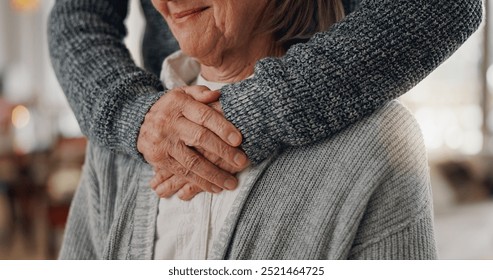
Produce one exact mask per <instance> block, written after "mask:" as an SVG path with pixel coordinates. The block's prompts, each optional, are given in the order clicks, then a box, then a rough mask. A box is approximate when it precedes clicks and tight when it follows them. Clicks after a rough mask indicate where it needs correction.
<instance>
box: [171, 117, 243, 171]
mask: <svg viewBox="0 0 493 280" xmlns="http://www.w3.org/2000/svg"><path fill="white" fill-rule="evenodd" d="M178 124H179V125H180V127H186V128H187V129H182V130H181V135H180V136H181V139H183V142H184V143H185V144H186V145H187V146H193V147H197V148H202V149H204V150H206V151H208V152H210V153H213V154H215V155H217V156H218V157H219V158H222V159H223V160H225V161H226V162H227V163H229V164H231V165H233V166H236V167H238V168H241V169H243V168H245V167H246V165H247V164H248V158H247V156H246V155H245V153H243V151H241V150H240V149H238V148H233V147H231V146H230V145H228V144H226V143H225V142H224V141H223V140H221V139H220V138H219V137H217V135H216V134H214V133H212V132H211V131H210V130H208V129H206V128H204V127H202V126H200V125H197V124H195V123H193V122H191V121H189V120H187V119H185V118H182V119H180V120H179V121H178Z"/></svg>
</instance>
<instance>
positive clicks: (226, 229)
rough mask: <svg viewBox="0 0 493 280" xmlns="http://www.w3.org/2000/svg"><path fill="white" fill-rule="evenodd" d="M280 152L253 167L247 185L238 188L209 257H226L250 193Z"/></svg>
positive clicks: (218, 258)
mask: <svg viewBox="0 0 493 280" xmlns="http://www.w3.org/2000/svg"><path fill="white" fill-rule="evenodd" d="M277 155H278V152H276V153H275V154H274V155H273V156H271V157H270V158H268V159H266V160H264V161H263V162H262V163H260V164H259V165H257V166H255V167H252V169H251V170H250V172H249V173H248V175H247V178H246V180H245V185H244V187H243V188H242V189H240V190H238V191H239V192H240V193H239V194H238V196H237V197H236V199H235V201H234V202H233V205H232V206H231V209H230V210H229V214H228V216H227V217H226V220H225V221H224V224H223V226H222V228H221V230H220V232H219V234H218V237H217V239H216V240H215V241H214V244H213V248H212V254H211V256H209V259H212V260H222V259H224V258H225V257H226V253H227V251H228V247H229V244H230V243H231V238H232V237H233V233H234V229H235V228H236V224H237V223H238V220H239V217H240V214H241V210H242V209H243V206H244V205H245V202H246V199H247V198H248V195H249V194H250V191H251V190H252V188H253V186H254V185H255V183H256V182H257V180H258V179H259V178H260V177H261V175H262V173H263V172H264V171H265V170H266V169H267V167H269V166H270V163H271V162H272V161H273V160H274V159H275V158H276V157H277Z"/></svg>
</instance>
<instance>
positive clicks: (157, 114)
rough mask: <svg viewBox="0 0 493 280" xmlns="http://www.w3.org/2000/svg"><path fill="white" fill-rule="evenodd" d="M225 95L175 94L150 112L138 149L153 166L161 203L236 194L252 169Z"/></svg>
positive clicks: (199, 90)
mask: <svg viewBox="0 0 493 280" xmlns="http://www.w3.org/2000/svg"><path fill="white" fill-rule="evenodd" d="M219 96H220V93H219V92H218V91H211V90H209V89H208V88H207V87H204V86H187V87H182V88H176V89H173V90H170V91H169V92H168V93H166V94H164V95H163V96H162V97H161V98H160V99H159V100H158V101H157V102H156V103H155V104H154V105H153V106H152V107H151V109H150V110H149V112H148V113H147V115H146V117H145V120H144V122H143V124H142V126H141V129H140V133H139V137H138V140H137V149H138V150H139V152H140V153H141V154H142V155H143V156H144V158H145V160H146V161H147V162H148V163H149V164H150V165H152V167H153V168H154V171H155V176H154V178H153V179H152V180H151V182H150V185H151V187H152V188H153V189H154V190H155V192H156V193H157V195H158V196H160V197H165V198H168V197H171V196H173V195H174V194H177V195H178V197H179V198H180V199H182V200H190V199H192V198H193V197H194V196H195V195H196V194H198V193H200V192H202V191H206V192H212V193H219V192H221V191H223V190H224V189H226V190H233V189H235V188H236V187H237V185H238V181H237V179H236V177H235V174H236V173H237V172H240V171H242V170H243V169H245V168H246V167H247V166H248V165H249V161H248V158H247V156H246V155H245V153H244V152H243V151H242V150H241V149H240V148H239V145H240V144H241V142H242V136H241V133H240V132H239V131H238V129H236V127H235V126H234V125H233V124H231V123H230V122H229V121H228V120H226V119H225V118H224V116H223V113H222V109H221V105H220V103H219V102H218V100H219Z"/></svg>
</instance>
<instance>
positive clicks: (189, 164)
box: [185, 154, 201, 170]
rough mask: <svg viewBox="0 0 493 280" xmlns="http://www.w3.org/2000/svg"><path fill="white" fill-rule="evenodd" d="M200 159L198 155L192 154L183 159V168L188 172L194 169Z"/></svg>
mask: <svg viewBox="0 0 493 280" xmlns="http://www.w3.org/2000/svg"><path fill="white" fill-rule="evenodd" d="M200 161H201V158H200V156H199V155H196V154H192V155H189V156H187V157H186V158H185V167H186V168H187V169H188V170H192V169H196V168H197V166H198V165H199V164H200Z"/></svg>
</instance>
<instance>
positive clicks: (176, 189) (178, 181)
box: [151, 148, 242, 200]
mask: <svg viewBox="0 0 493 280" xmlns="http://www.w3.org/2000/svg"><path fill="white" fill-rule="evenodd" d="M197 151H198V152H199V153H201V154H202V155H203V156H204V157H205V158H207V159H208V160H209V161H210V162H212V163H213V164H215V165H216V166H218V167H219V168H221V169H223V170H226V171H228V172H229V173H231V174H236V173H238V172H240V171H241V170H242V169H239V168H236V167H234V166H231V165H229V164H228V163H226V162H225V161H224V160H223V159H221V158H220V157H218V156H216V155H214V154H211V153H208V152H206V151H204V150H202V149H200V148H199V149H197ZM155 171H156V170H155ZM151 188H152V189H153V190H154V191H155V192H156V194H157V195H158V196H159V197H161V198H169V197H171V196H173V195H175V194H176V195H177V196H178V197H179V198H180V199H182V200H191V199H192V198H194V197H195V195H197V194H198V193H200V192H202V191H203V190H202V189H201V188H200V187H198V186H196V185H194V184H192V183H190V182H189V181H187V180H186V179H183V178H180V177H179V176H175V175H173V174H172V173H171V172H168V171H166V170H161V171H160V172H157V171H156V175H155V176H154V178H153V179H152V181H151Z"/></svg>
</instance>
